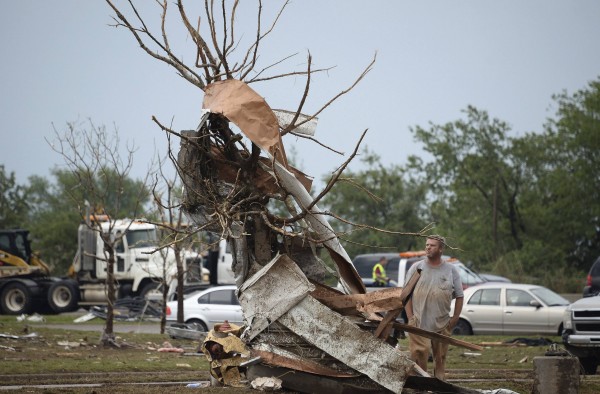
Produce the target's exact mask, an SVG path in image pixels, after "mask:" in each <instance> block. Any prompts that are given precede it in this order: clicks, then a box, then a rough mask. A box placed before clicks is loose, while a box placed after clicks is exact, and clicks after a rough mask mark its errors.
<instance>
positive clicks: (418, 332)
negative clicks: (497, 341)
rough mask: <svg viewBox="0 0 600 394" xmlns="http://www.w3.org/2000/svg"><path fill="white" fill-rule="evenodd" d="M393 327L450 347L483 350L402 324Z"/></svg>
mask: <svg viewBox="0 0 600 394" xmlns="http://www.w3.org/2000/svg"><path fill="white" fill-rule="evenodd" d="M393 325H394V328H399V329H401V330H404V331H406V332H408V333H412V334H416V335H419V336H422V337H425V338H429V339H437V340H438V341H443V342H448V343H449V344H451V345H455V346H460V347H464V348H466V349H470V350H477V351H482V350H483V346H479V345H475V344H473V343H470V342H466V341H461V340H460V339H456V338H452V337H449V336H447V335H443V334H438V333H437V332H432V331H427V330H423V329H422V328H417V327H413V326H409V325H408V324H402V323H393Z"/></svg>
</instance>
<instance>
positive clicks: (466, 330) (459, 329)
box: [452, 319, 473, 335]
mask: <svg viewBox="0 0 600 394" xmlns="http://www.w3.org/2000/svg"><path fill="white" fill-rule="evenodd" d="M452 335H473V330H472V329H471V325H470V324H469V322H467V321H466V320H464V319H459V320H458V323H456V326H454V328H453V329H452Z"/></svg>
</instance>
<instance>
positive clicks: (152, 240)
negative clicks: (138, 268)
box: [127, 229, 158, 248]
mask: <svg viewBox="0 0 600 394" xmlns="http://www.w3.org/2000/svg"><path fill="white" fill-rule="evenodd" d="M127 245H129V247H130V248H147V247H153V246H157V245H158V239H157V237H156V230H155V229H149V230H128V231H127Z"/></svg>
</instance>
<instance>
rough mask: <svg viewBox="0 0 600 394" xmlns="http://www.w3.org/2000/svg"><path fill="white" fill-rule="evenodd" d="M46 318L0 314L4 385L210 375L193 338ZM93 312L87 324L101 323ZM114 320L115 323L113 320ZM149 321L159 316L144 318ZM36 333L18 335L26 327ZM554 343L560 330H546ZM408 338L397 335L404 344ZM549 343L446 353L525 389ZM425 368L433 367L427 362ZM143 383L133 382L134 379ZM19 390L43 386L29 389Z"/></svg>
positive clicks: (468, 372)
mask: <svg viewBox="0 0 600 394" xmlns="http://www.w3.org/2000/svg"><path fill="white" fill-rule="evenodd" d="M45 319H46V323H31V322H17V321H16V319H15V316H0V334H9V335H17V336H20V337H21V338H19V339H12V338H6V337H0V365H1V367H0V382H2V385H4V386H8V385H25V384H29V385H31V384H45V385H52V384H103V386H98V387H96V386H90V387H87V388H72V389H71V388H67V389H65V388H60V389H59V388H52V387H51V386H49V387H46V388H45V389H43V390H42V391H43V392H45V393H64V392H67V393H98V394H99V393H115V392H119V393H121V392H125V393H142V392H143V393H162V392H165V390H166V388H165V386H164V385H153V383H159V382H180V383H179V384H177V385H175V386H173V387H171V388H169V389H168V391H174V392H179V391H188V390H189V389H186V388H185V384H186V383H188V382H197V381H205V380H208V379H209V375H208V364H207V362H206V359H205V358H204V357H202V356H198V355H196V354H195V353H196V350H197V348H198V345H199V343H197V342H193V341H188V340H175V339H171V338H168V337H167V336H166V335H159V334H134V333H123V334H118V342H119V343H120V344H121V345H122V346H121V348H118V349H117V348H105V347H103V346H101V345H99V340H100V335H99V333H98V332H89V331H75V330H69V331H67V330H62V329H50V328H47V327H45V325H46V324H61V323H71V322H72V320H73V316H68V315H59V316H46V317H45ZM103 323H104V322H103V321H102V320H99V319H95V320H92V321H90V322H88V324H98V325H99V326H101V325H103ZM116 324H119V323H116ZM142 324H155V325H158V323H142ZM31 333H35V334H37V336H34V337H31V338H23V336H25V335H27V334H31ZM513 338H514V337H502V336H470V337H459V339H463V340H466V341H469V342H471V343H477V344H480V343H482V342H504V341H506V340H508V339H513ZM548 339H551V340H553V341H556V342H559V340H560V338H558V337H548ZM165 342H169V343H170V344H171V345H172V346H175V347H181V348H183V349H184V350H185V352H186V354H179V353H164V352H159V351H158V349H159V348H161V347H163V346H165ZM407 345H408V342H407V340H406V339H405V340H402V341H401V342H400V345H399V346H400V349H401V350H406V348H407ZM547 350H548V349H547V346H540V347H534V346H486V347H485V349H484V350H483V351H482V352H473V351H471V350H466V349H462V348H458V347H453V346H451V347H450V351H449V355H448V368H449V371H448V376H447V378H448V379H449V381H451V382H453V383H454V384H457V385H459V386H462V387H471V388H480V389H495V388H507V389H511V390H514V391H516V392H518V393H529V392H531V389H532V381H533V359H534V357H536V356H540V355H544V353H545V352H546V351H547ZM430 372H431V368H430ZM596 377H598V378H600V376H595V377H584V378H582V381H581V384H580V393H581V394H591V393H597V392H600V380H598V379H596ZM140 382H141V383H144V384H138V383H140ZM23 390H24V391H32V392H41V391H36V390H33V389H23ZM202 392H203V393H212V392H215V393H216V392H219V393H227V392H236V393H237V392H242V393H243V392H250V390H240V389H224V388H213V389H202Z"/></svg>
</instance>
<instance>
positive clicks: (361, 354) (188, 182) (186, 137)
mask: <svg viewBox="0 0 600 394" xmlns="http://www.w3.org/2000/svg"><path fill="white" fill-rule="evenodd" d="M203 108H204V109H203V115H202V118H201V121H200V124H199V125H198V127H197V128H196V129H195V130H193V131H185V132H182V133H181V135H180V136H181V149H180V152H179V155H178V170H179V172H180V175H181V177H182V179H183V183H184V187H185V192H184V193H185V195H184V209H185V211H186V213H187V214H188V216H189V217H190V218H191V219H192V220H193V221H194V222H195V224H196V225H197V226H198V228H200V229H203V230H207V231H212V232H214V233H217V234H218V235H219V236H220V237H226V238H227V239H228V241H229V242H230V243H231V244H232V246H233V250H234V261H233V264H232V269H233V272H234V275H235V281H236V285H237V288H238V298H239V301H240V304H241V306H242V309H243V313H244V320H245V323H246V325H245V327H244V328H237V327H236V328H235V329H231V330H225V331H224V332H219V330H218V329H217V330H216V331H215V330H213V331H211V332H210V333H209V334H208V336H207V338H206V340H205V342H204V347H203V349H202V350H203V352H204V353H205V354H206V355H207V357H208V359H209V360H210V361H211V370H212V372H213V376H215V377H216V378H217V379H218V380H219V381H221V382H222V383H225V384H228V385H232V386H237V385H240V384H241V382H242V381H243V379H242V378H241V372H245V373H247V375H248V379H250V378H252V379H255V378H258V377H261V376H263V377H270V376H274V375H281V373H280V372H282V371H290V370H293V371H295V373H294V374H287V375H286V376H288V378H282V380H283V383H282V384H283V387H286V388H290V389H293V390H296V391H301V392H314V391H315V387H319V385H321V387H323V388H325V387H328V385H332V384H334V385H338V386H340V387H341V386H344V385H345V386H346V388H347V389H348V390H358V388H360V391H362V392H370V391H373V392H375V391H380V392H381V391H385V390H389V391H392V392H401V391H402V389H403V387H404V386H405V383H406V381H407V378H408V376H409V375H413V374H416V375H419V376H422V377H425V378H427V379H433V378H430V377H429V375H428V374H427V373H426V372H425V371H422V370H420V369H419V368H418V366H416V364H414V363H413V362H412V361H411V360H410V359H409V356H408V353H406V352H401V351H399V350H397V349H396V348H395V347H394V346H393V345H391V344H394V343H395V340H396V338H395V337H394V336H395V335H396V334H395V333H397V332H399V330H406V331H409V332H413V333H418V334H420V335H425V336H430V337H431V336H436V337H439V334H434V333H429V332H426V331H423V330H419V329H415V328H412V327H408V326H405V325H402V324H400V323H398V322H397V321H396V318H397V317H398V316H399V314H400V313H401V311H402V308H403V305H404V304H405V302H406V301H407V300H408V297H410V295H411V292H412V288H414V285H415V284H416V281H417V280H418V274H416V275H415V277H414V278H411V282H410V285H409V286H406V288H404V289H400V288H391V289H384V290H381V291H377V292H372V293H368V294H365V293H366V290H365V287H364V284H363V283H362V281H361V279H360V277H359V275H358V274H357V272H356V270H355V269H354V266H353V265H352V263H351V261H350V258H349V256H348V255H347V253H346V251H345V250H344V248H343V247H342V246H341V244H340V242H339V239H338V237H337V236H336V234H335V232H334V231H333V229H332V228H331V226H330V225H329V223H328V221H327V215H325V214H324V213H323V212H321V210H320V209H319V207H318V206H317V204H316V203H317V202H318V201H317V200H318V199H319V197H317V198H315V199H313V197H312V196H311V194H310V187H311V181H310V179H309V178H308V177H307V176H306V175H304V174H302V173H301V172H300V171H298V170H297V169H294V168H293V167H291V166H290V164H289V163H288V161H287V158H286V155H285V149H284V146H283V143H282V139H281V130H285V129H287V128H288V127H289V125H285V124H280V123H279V119H288V120H289V117H287V118H286V117H285V116H281V115H280V116H279V117H278V116H276V114H275V113H274V111H272V110H271V108H270V107H269V106H268V104H267V103H266V102H265V100H264V99H263V98H262V97H260V96H259V95H258V94H257V93H256V92H255V91H254V90H252V89H251V88H250V87H249V86H248V85H247V84H245V83H244V82H241V81H238V80H235V79H227V80H224V81H219V82H215V83H213V84H210V85H208V86H207V87H206V88H205V97H204V103H203ZM313 120H314V119H313ZM295 121H297V119H292V120H291V122H292V124H293V122H295ZM313 126H314V124H313ZM233 127H237V128H239V130H240V131H241V133H236V132H234V130H233V129H232V128H233ZM311 131H312V132H314V127H313V128H312V130H311ZM248 143H249V144H250V146H247V145H246V144H248ZM273 201H277V202H278V203H279V207H281V206H284V207H285V208H286V209H287V211H288V212H287V214H285V215H282V214H281V213H280V212H281V208H280V209H279V210H276V209H273V207H272V202H273ZM322 249H324V250H325V251H326V252H327V253H328V254H329V256H330V257H331V260H332V261H333V262H334V264H335V275H336V276H337V278H338V279H339V282H340V284H341V287H342V288H343V289H344V291H343V292H341V291H339V290H337V289H335V288H332V287H330V286H327V285H326V284H325V283H324V278H325V276H326V274H327V273H328V272H329V271H330V269H329V268H328V267H327V266H326V265H325V264H324V263H323V261H322V260H321V258H320V251H321V250H322ZM395 329H396V330H395ZM236 330H238V331H236ZM233 331H236V334H237V335H232V334H233ZM219 337H222V338H219ZM444 338H447V337H444ZM447 340H448V341H449V342H452V343H454V344H456V345H460V346H465V347H467V348H470V349H473V350H481V348H480V347H478V346H475V345H471V344H468V343H465V342H461V341H457V340H454V339H451V338H447ZM224 341H225V342H224ZM390 343H391V344H390ZM211 346H214V348H215V349H216V350H220V353H219V354H231V353H232V352H233V354H234V355H233V356H228V357H227V358H220V357H218V356H216V355H215V354H213V353H212V352H211V351H210V347H211ZM217 348H219V349H217ZM251 358H252V359H255V360H258V362H252V363H249V365H248V364H245V362H247V361H248V360H250V359H251ZM242 364H244V366H243V367H242ZM421 382H423V381H421ZM450 386H451V385H450ZM456 392H464V391H456Z"/></svg>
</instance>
